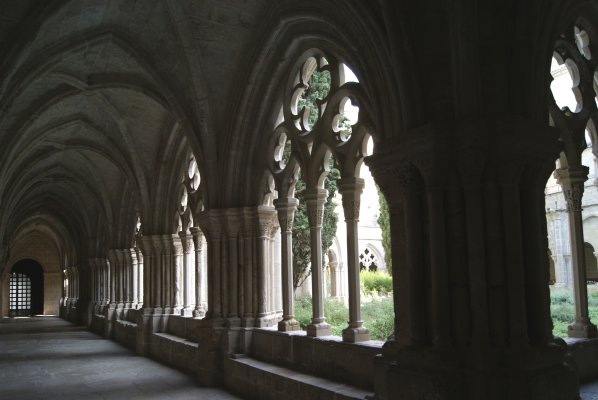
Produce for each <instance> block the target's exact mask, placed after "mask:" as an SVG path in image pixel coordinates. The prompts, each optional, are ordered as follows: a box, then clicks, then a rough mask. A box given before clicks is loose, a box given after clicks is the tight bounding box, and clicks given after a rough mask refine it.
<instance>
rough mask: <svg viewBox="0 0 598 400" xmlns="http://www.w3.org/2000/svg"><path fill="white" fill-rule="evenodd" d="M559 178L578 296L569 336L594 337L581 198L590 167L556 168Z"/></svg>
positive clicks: (595, 332) (575, 296)
mask: <svg viewBox="0 0 598 400" xmlns="http://www.w3.org/2000/svg"><path fill="white" fill-rule="evenodd" d="M556 177H557V179H558V180H559V183H560V184H561V186H562V187H563V194H564V195H565V200H566V202H567V214H568V216H569V233H570V240H571V264H572V270H573V295H574V299H575V321H574V322H573V324H572V325H570V326H569V329H568V334H569V337H573V338H594V337H596V336H597V335H598V332H597V330H596V325H594V324H593V323H592V322H591V321H590V315H589V313H588V288H587V278H586V268H585V266H586V260H585V251H584V236H583V219H582V215H581V211H582V208H581V199H582V197H583V191H584V182H585V181H586V180H587V179H588V167H585V166H569V167H566V168H561V169H558V170H557V171H556Z"/></svg>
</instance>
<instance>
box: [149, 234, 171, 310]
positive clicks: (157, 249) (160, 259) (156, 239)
mask: <svg viewBox="0 0 598 400" xmlns="http://www.w3.org/2000/svg"><path fill="white" fill-rule="evenodd" d="M150 239H151V241H152V250H153V252H152V263H151V269H150V274H151V276H150V277H149V282H150V290H151V291H152V303H151V306H152V307H153V309H154V310H153V311H154V314H163V313H164V305H165V303H166V302H165V300H166V299H165V298H164V294H165V292H166V289H167V288H166V287H165V286H164V279H163V278H164V250H163V248H164V244H163V239H162V237H161V236H160V235H153V236H150Z"/></svg>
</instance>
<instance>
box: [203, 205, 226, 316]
mask: <svg viewBox="0 0 598 400" xmlns="http://www.w3.org/2000/svg"><path fill="white" fill-rule="evenodd" d="M220 217H221V214H220V212H219V211H218V210H216V211H214V210H210V211H207V212H205V213H203V214H202V215H200V218H199V223H200V225H201V229H202V231H203V233H204V234H205V235H206V239H207V241H208V265H207V278H208V284H207V289H208V293H207V294H208V312H207V314H206V318H211V319H214V320H216V319H220V318H222V317H223V314H222V274H221V272H222V271H221V270H222V260H221V250H222V249H221V246H222V231H223V227H222V221H221V218H220Z"/></svg>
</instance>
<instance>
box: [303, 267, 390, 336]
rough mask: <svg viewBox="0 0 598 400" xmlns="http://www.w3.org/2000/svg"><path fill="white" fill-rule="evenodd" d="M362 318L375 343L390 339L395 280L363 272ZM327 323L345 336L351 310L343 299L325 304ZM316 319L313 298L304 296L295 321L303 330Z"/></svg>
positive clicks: (382, 275)
mask: <svg viewBox="0 0 598 400" xmlns="http://www.w3.org/2000/svg"><path fill="white" fill-rule="evenodd" d="M360 281H361V317H362V319H363V321H364V325H365V327H366V328H367V329H368V330H369V332H370V337H371V339H372V340H382V341H384V340H386V339H387V338H388V337H389V336H390V335H391V334H392V331H393V324H394V309H393V299H392V278H391V277H390V275H388V274H386V273H382V272H372V271H362V272H361V274H360ZM324 315H325V316H326V322H328V323H329V324H330V325H331V327H332V334H333V335H337V336H341V335H342V331H343V329H344V328H346V327H347V321H348V319H349V309H348V307H347V306H346V305H345V304H344V303H343V302H342V301H340V300H337V299H334V298H330V297H327V298H326V299H325V301H324ZM311 316H312V305H311V297H309V296H302V297H299V298H297V300H296V302H295V318H296V319H297V321H299V323H300V324H301V329H305V327H306V326H307V325H308V324H309V323H310V321H311Z"/></svg>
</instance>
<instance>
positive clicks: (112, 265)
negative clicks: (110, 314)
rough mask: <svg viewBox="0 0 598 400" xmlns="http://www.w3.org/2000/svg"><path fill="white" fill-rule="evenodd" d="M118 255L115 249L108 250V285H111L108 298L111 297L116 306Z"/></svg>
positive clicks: (111, 302) (111, 301)
mask: <svg viewBox="0 0 598 400" xmlns="http://www.w3.org/2000/svg"><path fill="white" fill-rule="evenodd" d="M117 262H118V261H117V256H116V252H115V250H108V268H109V270H108V285H109V289H108V290H109V295H108V298H109V299H110V304H111V305H112V304H113V305H114V307H116V303H117V298H116V279H117V276H116V264H117Z"/></svg>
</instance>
